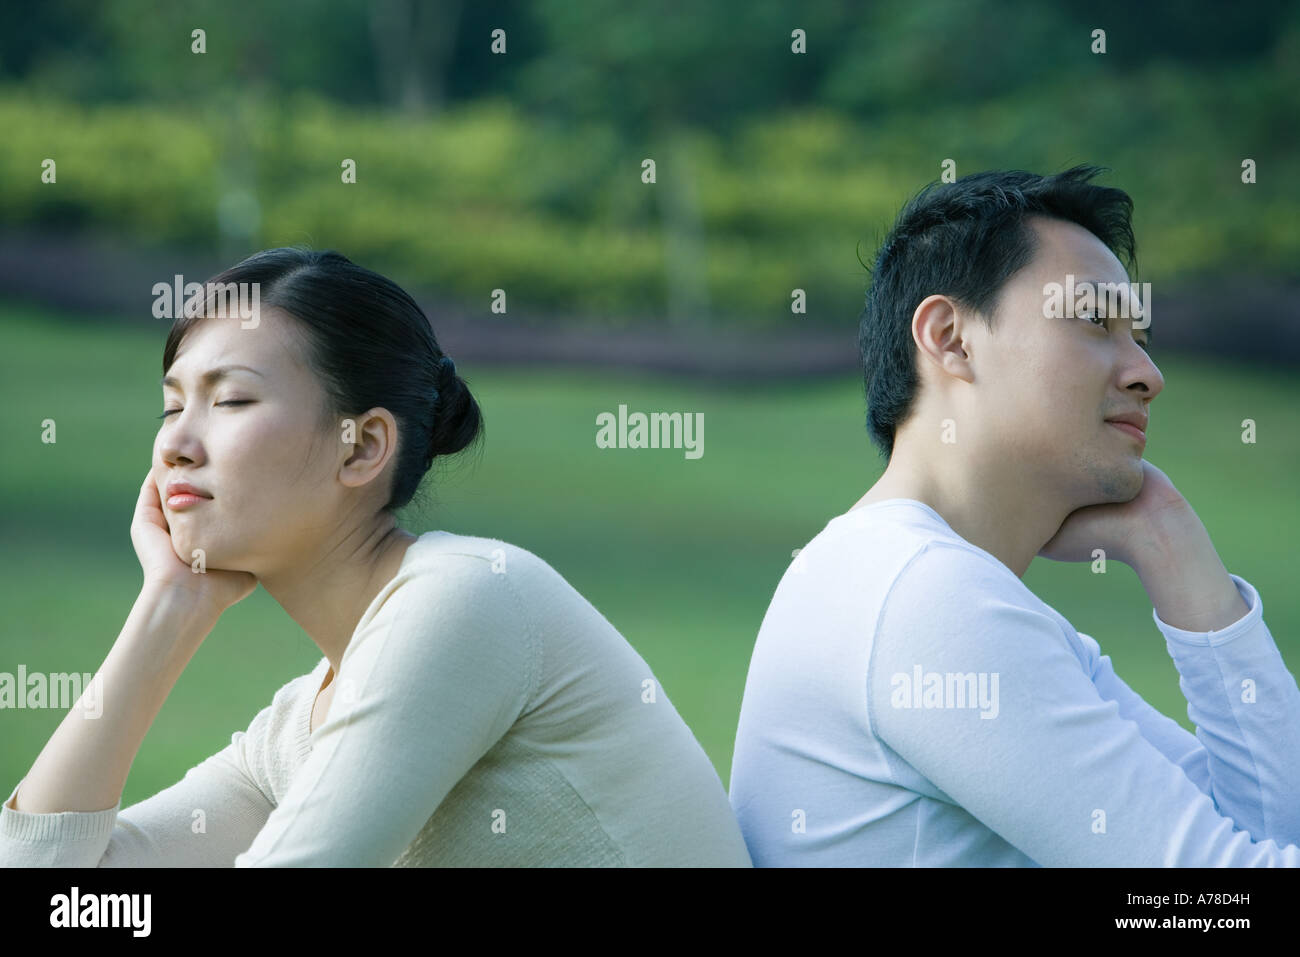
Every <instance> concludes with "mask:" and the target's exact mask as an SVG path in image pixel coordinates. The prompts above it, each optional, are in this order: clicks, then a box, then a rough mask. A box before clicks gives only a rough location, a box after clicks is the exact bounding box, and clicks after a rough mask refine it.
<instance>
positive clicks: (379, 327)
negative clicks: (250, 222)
mask: <svg viewBox="0 0 1300 957" xmlns="http://www.w3.org/2000/svg"><path fill="white" fill-rule="evenodd" d="M235 283H257V284H258V287H257V288H258V305H259V307H260V308H265V307H276V308H279V309H281V310H283V311H284V312H286V313H288V314H289V315H290V316H291V317H292V318H293V319H294V320H295V321H296V325H297V327H298V329H299V330H300V332H301V333H302V335H303V337H304V341H305V342H306V343H307V355H306V360H307V364H308V366H309V367H310V368H311V369H312V370H313V371H314V372H315V373H316V374H317V375H318V376H319V377H320V379H321V382H322V383H323V385H324V387H325V393H326V396H327V407H326V408H325V409H324V410H323V416H322V421H323V422H324V421H329V422H333V423H335V424H337V423H338V422H339V421H340V420H341V419H342V418H344V417H348V416H355V415H360V414H361V413H363V412H365V411H366V410H368V409H371V408H375V407H377V406H382V407H383V408H385V409H387V410H388V411H389V412H391V413H392V414H393V418H394V419H396V420H397V431H398V438H397V453H396V466H395V468H394V472H393V487H392V491H391V493H390V497H389V500H388V503H387V504H386V505H385V506H384V508H383V510H384V511H390V512H391V511H395V510H397V509H399V508H401V507H403V506H404V505H406V504H407V503H408V502H409V501H410V500H411V499H412V498H413V497H414V495H415V492H416V490H417V489H418V488H419V486H420V482H421V481H422V480H423V478H424V475H425V473H426V472H428V470H429V468H430V466H431V465H432V464H433V460H434V459H435V458H437V457H438V456H441V455H452V454H453V453H456V452H459V451H460V450H462V449H464V448H465V447H466V446H468V445H469V444H470V443H472V442H474V441H476V440H479V439H481V437H482V435H483V432H484V428H485V426H484V423H483V414H482V412H481V411H480V410H479V407H478V403H477V402H476V401H475V400H474V397H473V396H472V395H471V394H470V391H469V387H468V386H467V385H466V383H465V380H464V379H462V378H461V377H460V376H459V375H457V374H456V368H455V364H454V363H453V362H452V361H451V359H450V358H446V357H444V355H443V352H442V350H441V349H440V348H439V347H438V342H437V340H436V339H435V338H434V335H433V330H432V328H430V325H429V320H428V318H427V317H426V316H425V314H424V313H423V312H422V311H421V309H420V307H419V306H417V305H416V304H415V300H414V299H412V298H411V297H410V296H409V295H407V294H406V293H405V292H404V291H403V290H402V289H401V288H400V287H399V286H397V284H396V283H394V282H392V281H391V280H389V279H385V278H384V277H383V276H381V275H379V274H378V273H374V272H371V271H370V270H369V269H363V268H362V267H360V266H357V265H356V264H354V263H353V262H351V261H350V260H348V259H347V258H346V257H344V256H341V255H340V254H339V253H337V252H334V251H332V250H326V251H316V250H309V249H298V248H290V247H284V248H280V249H266V250H263V251H262V252H259V253H256V254H255V255H252V256H250V257H248V258H247V259H245V260H244V261H243V262H241V263H239V264H238V265H236V266H232V267H231V268H229V269H227V270H225V271H224V272H222V273H220V274H219V275H217V276H214V277H213V278H212V279H210V280H208V282H207V283H204V289H205V290H210V289H211V286H212V285H217V284H235ZM209 284H211V285H209ZM230 288H232V289H234V288H238V287H235V286H233V285H232V286H231V287H230ZM211 306H212V303H211V301H209V303H208V308H207V309H204V310H198V311H199V314H198V315H188V314H185V313H183V314H182V315H181V316H180V317H179V318H177V319H176V321H175V322H174V323H173V325H172V328H171V331H170V332H169V333H168V334H167V344H166V346H165V347H164V349H163V374H164V375H166V374H167V370H168V369H170V368H171V365H172V362H173V361H175V359H176V353H177V350H178V349H179V348H180V345H181V341H182V340H183V339H184V337H185V335H186V333H187V332H189V330H190V329H191V328H193V326H194V325H195V323H197V322H199V321H200V320H202V319H203V318H205V316H206V315H219V314H220V313H216V312H214V311H213V310H212V309H211ZM444 359H445V361H444Z"/></svg>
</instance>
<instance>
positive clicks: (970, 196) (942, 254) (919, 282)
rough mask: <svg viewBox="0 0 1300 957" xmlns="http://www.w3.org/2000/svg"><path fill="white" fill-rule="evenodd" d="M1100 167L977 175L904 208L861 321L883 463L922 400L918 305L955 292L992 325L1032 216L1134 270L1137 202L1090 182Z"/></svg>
mask: <svg viewBox="0 0 1300 957" xmlns="http://www.w3.org/2000/svg"><path fill="white" fill-rule="evenodd" d="M1104 169H1105V168H1104V167H1098V166H1075V167H1073V168H1072V169H1068V170H1066V171H1065V172H1063V173H1057V174H1055V175H1053V176H1037V175H1035V174H1033V173H1026V172H1023V171H1020V170H1016V171H1011V172H1007V171H1001V170H995V171H991V172H985V173H972V174H971V175H969V176H963V177H961V178H960V179H958V180H956V181H955V182H952V183H944V184H940V183H937V182H934V183H930V184H929V185H928V186H926V187H925V188H923V189H922V190H921V191H920V192H919V193H917V195H916V196H915V197H913V198H912V199H911V200H910V201H909V202H908V203H907V204H906V205H905V206H904V207H903V209H902V211H901V212H900V213H899V214H898V219H897V221H896V222H895V223H894V226H893V228H892V229H891V230H890V232H889V234H888V236H886V237H885V241H884V242H883V243H882V244H881V246H880V250H879V252H878V253H877V254H876V262H875V266H874V267H869V269H870V273H871V286H870V289H869V290H868V291H867V296H866V308H864V309H863V310H862V314H861V317H860V318H859V321H858V349H859V352H860V354H861V358H862V374H863V380H864V382H865V385H866V393H867V431H868V433H869V434H870V435H871V441H872V442H874V443H875V444H876V446H877V447H878V448H879V449H880V451H881V453H882V455H883V456H884V458H885V459H888V458H889V457H890V456H891V455H892V454H893V451H894V434H895V432H896V431H897V429H898V427H899V425H901V424H902V422H903V421H904V420H905V419H906V418H907V416H908V413H909V412H910V411H911V408H912V405H913V404H914V402H915V398H916V391H917V384H918V381H919V380H918V377H917V373H916V343H915V342H913V341H912V316H913V314H914V313H915V312H916V307H917V306H919V305H920V304H921V300H923V299H925V297H926V296H931V295H936V294H937V295H943V296H949V297H951V298H952V299H954V300H956V301H958V302H960V303H962V304H964V305H965V306H967V307H968V308H970V309H972V310H974V311H975V312H976V314H977V315H979V317H980V318H981V320H983V322H984V323H985V325H987V326H988V327H989V328H990V329H992V328H993V318H994V315H995V314H996V312H997V304H998V297H999V295H1000V293H1001V291H1002V287H1003V285H1004V284H1005V283H1006V281H1007V279H1009V278H1010V277H1011V276H1012V275H1013V274H1014V273H1015V272H1017V271H1018V270H1019V269H1021V268H1022V267H1024V266H1025V265H1027V264H1028V263H1029V262H1030V261H1031V260H1032V259H1033V256H1034V252H1035V250H1036V248H1037V237H1036V236H1035V234H1034V231H1033V230H1032V229H1031V228H1030V227H1029V225H1028V224H1027V223H1026V222H1025V216H1026V215H1028V214H1031V213H1034V214H1038V215H1042V216H1049V217H1053V218H1055V219H1062V220H1066V221H1068V222H1073V223H1077V224H1078V225H1080V226H1082V227H1083V228H1084V229H1086V230H1088V231H1089V232H1091V233H1092V234H1093V235H1094V236H1096V237H1097V238H1098V239H1100V240H1101V241H1102V242H1103V243H1105V244H1106V246H1107V247H1108V248H1109V249H1110V250H1111V252H1113V253H1115V255H1116V257H1117V258H1119V259H1120V260H1121V261H1123V262H1124V264H1125V266H1126V268H1129V269H1130V270H1132V269H1136V267H1137V249H1136V242H1135V240H1134V238H1133V227H1132V224H1131V221H1130V220H1131V216H1132V213H1133V200H1132V199H1130V198H1129V195H1128V194H1127V193H1125V192H1124V191H1123V190H1120V189H1114V188H1112V187H1107V186H1094V185H1091V184H1089V183H1088V180H1090V179H1092V178H1093V177H1094V176H1096V175H1097V174H1098V173H1101V172H1103V171H1104Z"/></svg>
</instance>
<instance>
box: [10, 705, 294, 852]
mask: <svg viewBox="0 0 1300 957" xmlns="http://www.w3.org/2000/svg"><path fill="white" fill-rule="evenodd" d="M270 713H271V708H270V707H269V706H268V707H267V708H264V709H263V710H262V711H261V712H260V713H259V714H258V715H257V716H256V717H255V718H254V719H253V721H252V723H251V724H250V725H249V728H248V730H247V731H236V732H235V733H234V734H233V735H232V736H231V739H230V744H229V745H227V746H226V747H225V748H223V749H222V750H221V751H219V752H217V753H216V754H214V755H212V756H211V757H209V758H208V759H206V760H205V761H203V762H202V763H201V764H198V765H196V766H195V767H193V768H191V769H190V770H189V771H187V772H186V773H185V776H184V777H183V778H182V779H181V780H180V781H178V782H176V783H175V784H173V785H172V786H171V787H168V788H165V789H163V790H162V791H159V792H158V793H157V794H154V795H152V796H151V797H148V798H146V799H144V800H143V801H140V802H138V803H136V804H132V805H131V806H130V807H127V808H126V809H124V810H123V809H122V806H121V802H120V801H119V802H118V804H117V805H116V806H114V807H111V808H107V809H105V810H102V811H57V812H50V813H43V814H38V813H31V812H28V811H16V810H14V809H13V808H11V807H9V806H8V804H9V802H10V801H11V800H12V799H13V796H14V795H15V794H17V793H18V791H19V790H20V789H21V787H22V782H21V781H20V782H19V783H18V784H17V785H16V786H15V787H14V789H13V790H12V791H11V792H10V793H9V797H7V798H6V799H5V806H4V807H3V808H0V865H3V866H6V867H230V866H232V865H233V864H234V861H235V856H236V855H237V854H239V853H240V852H241V851H243V850H244V849H245V848H246V847H248V845H249V843H250V842H251V841H252V840H253V837H254V836H255V835H256V834H257V832H258V831H259V830H261V828H262V827H263V825H265V823H266V819H267V817H268V816H269V815H270V813H271V808H272V804H271V801H270V799H269V798H268V797H267V796H266V794H265V793H263V791H262V790H261V788H260V787H259V786H258V784H257V783H256V781H255V779H254V776H253V774H252V773H250V769H249V763H248V760H247V758H248V754H247V751H246V748H247V747H248V746H249V742H250V740H251V741H253V742H258V741H260V740H262V738H263V736H264V732H265V726H266V722H267V721H268V719H269V717H270ZM24 780H25V779H24Z"/></svg>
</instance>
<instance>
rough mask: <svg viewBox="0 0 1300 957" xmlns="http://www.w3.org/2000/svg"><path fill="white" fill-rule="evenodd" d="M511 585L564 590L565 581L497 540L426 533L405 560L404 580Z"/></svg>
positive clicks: (534, 557) (527, 554)
mask: <svg viewBox="0 0 1300 957" xmlns="http://www.w3.org/2000/svg"><path fill="white" fill-rule="evenodd" d="M449 574H451V575H453V576H454V577H455V578H456V580H458V581H462V582H463V581H465V580H466V579H470V580H478V581H479V582H493V581H495V582H497V583H507V582H508V583H510V584H511V585H512V586H514V588H515V590H532V589H535V588H539V587H540V588H545V587H548V586H549V587H562V586H564V585H565V582H564V579H563V578H562V577H561V576H560V574H559V572H557V571H556V570H555V569H554V568H552V567H551V566H550V565H549V564H548V563H547V562H546V561H545V560H543V559H542V558H540V557H538V556H537V555H535V554H533V553H532V552H530V551H529V550H528V549H526V548H522V547H520V546H518V545H513V544H511V543H510V542H505V541H502V540H501V539H497V538H485V537H480V536H475V535H458V534H455V533H453V532H444V531H435V532H425V533H424V534H423V535H421V536H420V537H419V538H418V539H417V540H416V541H415V542H413V543H412V544H411V546H410V548H409V550H408V551H407V553H406V555H405V556H404V558H403V561H402V570H401V576H402V577H409V578H411V579H418V578H427V579H433V580H443V581H445V580H446V577H447V576H448V575H449Z"/></svg>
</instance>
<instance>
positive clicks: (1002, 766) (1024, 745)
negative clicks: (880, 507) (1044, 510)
mask: <svg viewBox="0 0 1300 957" xmlns="http://www.w3.org/2000/svg"><path fill="white" fill-rule="evenodd" d="M1008 575H1009V572H1008V571H1007V570H1006V569H1005V568H1004V567H1003V566H1001V565H1000V564H998V563H997V562H996V561H995V560H993V559H992V558H991V557H988V556H985V555H981V554H979V553H977V552H974V551H972V550H968V549H963V548H960V547H957V546H953V545H948V544H946V543H931V544H929V545H927V546H926V547H925V548H924V549H922V550H921V551H920V552H918V554H917V555H916V556H915V557H914V558H913V560H912V561H911V562H910V563H909V565H908V566H907V567H906V568H905V569H904V570H903V572H902V573H900V575H899V577H898V579H897V580H896V581H895V582H894V585H893V587H892V588H891V590H890V593H889V595H888V596H887V598H886V602H885V605H884V608H883V609H882V612H881V620H880V623H879V625H878V627H877V629H876V638H875V643H874V645H873V649H872V655H871V659H870V664H869V668H868V676H867V681H868V689H869V692H868V696H867V697H868V716H869V720H870V722H871V724H872V727H873V729H874V730H875V732H876V734H877V736H878V737H879V738H880V739H881V740H882V741H883V742H884V743H885V744H886V745H887V746H888V747H889V749H891V750H892V751H893V752H894V753H895V754H896V755H897V756H898V757H899V758H901V759H902V760H903V761H906V762H908V763H909V764H910V765H911V766H912V767H913V768H915V769H916V771H917V772H919V773H920V774H922V775H924V776H925V777H926V778H927V779H928V780H929V781H931V782H932V783H933V784H934V786H935V787H937V788H938V789H940V790H941V791H942V792H943V794H944V795H945V796H946V797H947V798H948V799H949V800H951V801H952V802H953V803H955V804H957V805H959V806H960V807H962V808H963V809H965V810H966V811H967V812H968V813H970V814H971V815H972V816H974V817H975V818H976V819H978V820H979V821H981V822H982V823H983V824H984V825H985V826H987V827H989V828H990V829H991V830H993V831H994V832H996V833H997V834H999V835H1000V836H1001V837H1002V838H1003V839H1004V840H1006V841H1007V842H1008V843H1010V844H1012V845H1013V846H1015V847H1016V848H1018V849H1019V850H1020V851H1021V852H1022V853H1024V854H1025V855H1027V856H1028V857H1030V858H1031V859H1032V860H1034V861H1035V862H1036V863H1038V864H1041V865H1044V866H1112V867H1113V866H1119V867H1170V866H1176V867H1223V866H1291V867H1295V866H1300V847H1297V846H1295V845H1294V844H1293V843H1291V839H1290V835H1289V834H1288V833H1287V830H1286V826H1285V825H1283V826H1281V827H1280V829H1279V830H1278V831H1277V833H1278V834H1279V835H1281V836H1282V838H1283V839H1284V840H1283V841H1282V842H1281V843H1279V841H1277V840H1274V839H1272V838H1271V837H1269V838H1265V839H1262V840H1259V841H1255V840H1252V836H1253V834H1252V832H1250V831H1249V830H1245V829H1240V828H1238V827H1237V826H1235V822H1234V819H1233V818H1232V817H1230V816H1229V814H1230V813H1237V814H1241V815H1242V816H1243V817H1244V818H1245V819H1246V823H1245V824H1243V826H1244V827H1249V825H1250V824H1251V823H1253V821H1254V820H1262V819H1264V818H1265V817H1266V816H1267V815H1269V814H1271V813H1275V812H1279V811H1280V808H1279V803H1280V798H1281V796H1282V795H1283V794H1284V793H1285V788H1286V786H1287V785H1288V783H1289V782H1290V781H1293V780H1294V779H1295V775H1296V774H1297V773H1298V772H1297V768H1296V762H1297V761H1300V752H1297V749H1296V747H1295V743H1294V742H1295V740H1296V735H1297V731H1298V730H1300V725H1298V723H1297V722H1300V717H1298V716H1300V711H1298V710H1295V709H1294V708H1293V707H1292V706H1291V705H1290V704H1288V703H1287V701H1288V699H1289V698H1290V695H1294V694H1295V693H1296V692H1295V683H1294V679H1292V678H1291V676H1290V675H1289V674H1288V673H1287V672H1286V671H1285V668H1283V667H1282V665H1281V660H1280V658H1278V657H1276V649H1275V648H1273V645H1272V639H1271V637H1270V636H1268V634H1267V631H1266V630H1265V629H1264V627H1263V621H1262V609H1261V607H1260V606H1259V605H1258V604H1254V605H1253V607H1252V611H1251V613H1250V614H1248V615H1247V616H1245V617H1244V618H1243V619H1242V620H1240V621H1238V622H1236V623H1234V624H1233V625H1231V626H1229V628H1227V629H1224V630H1223V631H1221V632H1214V633H1209V634H1202V635H1199V636H1195V635H1191V633H1186V634H1187V635H1188V636H1189V637H1188V638H1186V639H1181V640H1185V641H1186V642H1187V644H1188V647H1187V648H1186V649H1184V648H1183V647H1182V646H1178V647H1173V646H1172V645H1171V653H1172V654H1173V655H1174V660H1175V663H1176V664H1177V666H1178V667H1179V670H1180V673H1181V674H1183V681H1182V686H1183V689H1184V692H1185V693H1186V694H1187V695H1188V697H1189V713H1190V714H1192V716H1193V720H1197V721H1198V724H1201V722H1202V721H1204V722H1206V723H1205V724H1202V725H1201V727H1202V732H1203V735H1202V740H1203V742H1204V747H1205V752H1206V753H1205V755H1204V762H1205V772H1204V773H1205V774H1206V775H1207V776H1208V777H1209V782H1208V793H1207V791H1205V790H1202V789H1201V788H1200V787H1198V785H1197V783H1196V779H1197V778H1198V777H1199V776H1200V775H1201V773H1202V772H1201V770H1200V763H1201V760H1202V758H1201V757H1200V756H1198V755H1197V754H1196V753H1194V752H1193V751H1192V750H1191V749H1190V748H1189V747H1188V744H1187V742H1186V741H1185V740H1181V741H1180V739H1179V738H1178V736H1177V735H1174V734H1171V733H1170V731H1169V728H1168V726H1167V725H1165V724H1164V723H1163V722H1160V721H1158V720H1156V719H1155V718H1154V717H1153V715H1152V714H1150V713H1148V712H1146V711H1143V710H1141V709H1138V708H1136V702H1135V701H1134V700H1132V699H1130V698H1128V697H1127V696H1126V695H1124V693H1123V692H1122V691H1119V690H1118V685H1117V684H1116V683H1117V682H1118V678H1115V679H1114V680H1113V681H1112V680H1111V675H1113V672H1110V668H1109V662H1107V663H1106V664H1105V665H1104V666H1102V665H1100V664H1098V665H1097V666H1096V669H1095V670H1094V671H1093V672H1092V673H1090V672H1089V670H1088V669H1087V668H1086V667H1084V666H1083V665H1082V664H1081V662H1080V659H1079V657H1078V656H1077V655H1076V653H1075V651H1074V650H1073V648H1072V647H1071V645H1070V641H1069V638H1068V637H1067V634H1066V633H1065V632H1064V631H1063V630H1062V627H1061V625H1060V624H1058V623H1057V622H1056V621H1054V620H1052V618H1050V617H1049V616H1048V615H1047V614H1045V613H1044V612H1043V611H1042V610H1040V609H1037V608H1034V607H1031V606H1029V605H1028V604H1027V603H1026V602H1025V601H1024V599H1023V597H1022V596H1021V595H1020V594H1019V592H1018V591H1017V590H1014V589H1013V587H1012V585H1013V584H1014V583H1011V582H1009V580H1008V577H1007V576H1008ZM945 583H955V584H956V585H957V587H945ZM1239 587H1240V586H1239ZM1254 597H1255V599H1256V601H1257V599H1258V596H1254ZM1166 628H1168V626H1162V630H1164V629H1166ZM1166 636H1167V637H1169V633H1168V632H1166ZM1243 638H1244V639H1245V640H1244V641H1241V639H1243ZM1239 642H1240V643H1239ZM1266 649H1272V655H1269V654H1268V653H1267V651H1266ZM1184 668H1186V669H1187V671H1186V672H1184V671H1183V669H1184ZM1243 668H1245V669H1246V671H1247V672H1249V674H1250V675H1251V676H1252V677H1254V678H1255V682H1256V687H1258V688H1260V689H1266V690H1267V691H1268V692H1269V693H1271V694H1274V695H1281V700H1280V701H1276V702H1274V703H1273V704H1271V705H1269V706H1268V707H1267V708H1266V707H1265V706H1264V705H1263V704H1261V705H1258V706H1255V705H1244V704H1243V705H1241V706H1240V707H1239V708H1235V709H1234V708H1233V707H1232V706H1231V703H1230V702H1229V701H1228V699H1227V698H1226V697H1225V692H1224V691H1223V689H1219V691H1218V692H1217V698H1216V695H1215V694H1212V693H1211V692H1210V684H1211V677H1212V675H1213V674H1215V673H1217V675H1218V681H1219V683H1220V684H1226V685H1229V686H1234V683H1235V680H1236V677H1237V675H1238V673H1239V672H1241V670H1242V669H1243ZM1270 668H1271V669H1272V670H1269V669H1270ZM912 676H918V677H922V679H923V680H922V681H921V682H919V683H920V684H921V685H922V687H920V688H915V689H913V688H911V687H910V684H913V683H916V682H911V681H910V679H911V678H912ZM1097 682H1100V684H1099V683H1097ZM963 687H978V688H980V689H982V690H983V691H984V692H986V694H982V695H981V696H980V703H981V705H983V707H981V708H972V707H970V706H969V702H968V701H967V702H963V700H962V695H960V694H954V689H955V690H958V691H960V690H961V689H962V688H963ZM1288 688H1290V689H1291V690H1290V694H1288V693H1287V689H1288ZM1130 694H1132V693H1131V692H1130ZM1136 697H1137V696H1136V695H1133V698H1136ZM1193 699H1194V700H1193ZM963 704H965V705H966V706H963ZM1250 707H1257V708H1258V710H1256V711H1253V712H1252V711H1248V710H1245V709H1247V708H1250ZM1152 710H1153V711H1154V709H1152ZM1229 714H1231V715H1232V718H1231V722H1230V720H1229V718H1228V715H1229ZM1166 720H1167V719H1166ZM1230 723H1235V725H1236V727H1235V729H1234V731H1233V732H1232V733H1231V734H1230V733H1229V732H1228V726H1229V724H1230ZM1144 732H1153V733H1154V734H1155V737H1156V739H1157V740H1156V741H1154V742H1153V741H1152V740H1151V739H1149V738H1148V737H1147V736H1146V733H1144ZM1184 733H1185V732H1184ZM1252 761H1253V763H1254V766H1255V768H1256V771H1257V774H1258V780H1259V782H1260V786H1259V787H1257V788H1255V789H1254V791H1253V795H1251V796H1247V792H1248V791H1250V788H1249V787H1248V786H1247V785H1246V784H1245V782H1244V777H1243V773H1242V769H1243V768H1244V767H1246V766H1247V764H1248V763H1250V762H1252ZM1211 795H1214V797H1212V796H1211ZM1261 795H1271V797H1264V800H1263V804H1262V805H1261V804H1260V803H1258V802H1259V801H1260V798H1261ZM1251 797H1253V799H1254V801H1255V802H1256V803H1254V804H1252V803H1251ZM1216 798H1217V799H1218V800H1219V802H1220V803H1219V804H1216V800H1215V799H1216ZM1252 807H1253V808H1254V810H1253V812H1252V811H1251V810H1250V808H1252ZM1271 823H1272V821H1271V820H1270V824H1271ZM1261 833H1262V832H1261Z"/></svg>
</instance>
